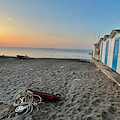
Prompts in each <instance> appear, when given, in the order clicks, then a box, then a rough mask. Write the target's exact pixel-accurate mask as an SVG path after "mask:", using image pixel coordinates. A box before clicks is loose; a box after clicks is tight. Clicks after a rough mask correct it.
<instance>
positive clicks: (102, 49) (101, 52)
mask: <svg viewBox="0 0 120 120" xmlns="http://www.w3.org/2000/svg"><path fill="white" fill-rule="evenodd" d="M102 52H103V43H102V45H101V55H100V60H101V61H102Z"/></svg>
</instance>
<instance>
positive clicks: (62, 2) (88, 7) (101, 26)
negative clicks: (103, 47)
mask: <svg viewBox="0 0 120 120" xmlns="http://www.w3.org/2000/svg"><path fill="white" fill-rule="evenodd" d="M119 5H120V0H0V46H7V47H42V48H46V47H47V48H75V49H78V48H79V49H91V48H92V47H93V44H94V43H96V42H97V41H98V39H99V38H98V36H100V37H103V36H104V35H106V34H110V32H111V31H112V30H113V29H119V28H120V13H119V11H120V10H119Z"/></svg>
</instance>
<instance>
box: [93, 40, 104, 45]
mask: <svg viewBox="0 0 120 120" xmlns="http://www.w3.org/2000/svg"><path fill="white" fill-rule="evenodd" d="M102 40H103V38H100V40H99V41H98V43H95V44H94V45H95V46H99V45H100V43H101V42H102Z"/></svg>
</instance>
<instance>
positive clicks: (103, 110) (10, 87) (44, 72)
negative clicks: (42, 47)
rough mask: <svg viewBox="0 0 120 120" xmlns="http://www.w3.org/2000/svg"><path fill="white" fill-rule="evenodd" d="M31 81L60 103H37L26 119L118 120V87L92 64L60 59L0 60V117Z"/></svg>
mask: <svg viewBox="0 0 120 120" xmlns="http://www.w3.org/2000/svg"><path fill="white" fill-rule="evenodd" d="M32 81H36V83H35V84H34V85H33V86H32V87H33V89H35V90H38V91H42V92H47V93H58V94H60V95H61V100H60V101H57V102H55V103H51V102H48V103H42V104H40V105H39V106H38V107H39V111H38V112H37V114H35V115H34V116H32V117H31V116H27V117H26V118H25V119H26V120H30V119H31V120H120V88H119V87H118V86H117V85H116V84H115V83H113V82H112V81H111V80H110V79H109V78H107V77H106V76H105V75H104V74H103V73H102V72H101V71H100V70H99V69H98V68H97V67H96V66H95V65H94V63H92V62H84V61H79V60H60V59H58V60H57V59H24V60H22V59H17V58H0V117H2V116H3V115H4V112H5V111H9V107H10V106H11V105H12V103H13V101H12V99H13V96H14V95H15V94H16V93H17V92H18V91H20V90H22V89H26V88H27V87H28V85H29V84H30V83H31V82H32Z"/></svg>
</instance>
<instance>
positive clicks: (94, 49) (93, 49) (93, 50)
mask: <svg viewBox="0 0 120 120" xmlns="http://www.w3.org/2000/svg"><path fill="white" fill-rule="evenodd" d="M94 54H95V45H93V58H94Z"/></svg>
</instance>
